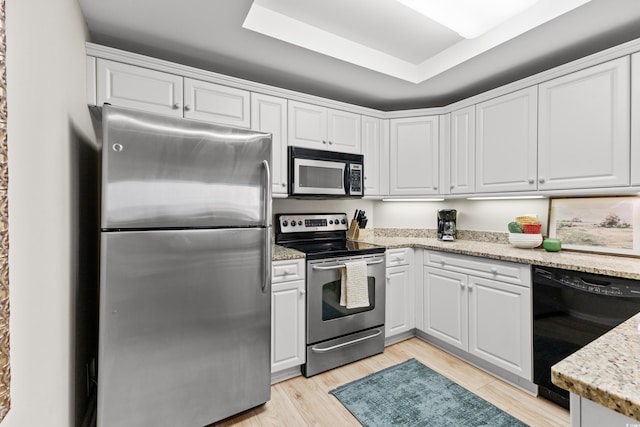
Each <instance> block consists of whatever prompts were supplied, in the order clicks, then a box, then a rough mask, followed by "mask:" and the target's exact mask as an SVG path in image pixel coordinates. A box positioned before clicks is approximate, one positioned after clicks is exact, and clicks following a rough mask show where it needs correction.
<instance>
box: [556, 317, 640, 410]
mask: <svg viewBox="0 0 640 427" xmlns="http://www.w3.org/2000/svg"><path fill="white" fill-rule="evenodd" d="M639 323H640V313H639V314H636V315H635V316H633V317H632V318H631V319H629V320H627V321H626V322H624V323H622V324H621V325H619V326H618V327H616V328H614V329H612V330H611V331H609V332H608V333H606V334H604V335H603V336H601V337H600V338H598V339H597V340H595V341H593V342H592V343H590V344H589V345H587V346H585V347H583V348H582V349H580V350H578V351H577V352H575V353H573V354H572V355H571V356H569V357H567V358H566V359H564V360H563V361H561V362H559V363H557V364H555V365H554V366H553V367H552V368H551V380H552V381H553V383H554V384H556V385H557V386H558V387H561V388H563V389H565V390H568V391H570V392H571V393H574V394H577V395H579V396H582V397H584V398H586V399H589V400H592V401H593V402H596V403H599V404H600V405H602V406H605V407H607V408H609V409H612V410H614V411H616V412H619V413H621V414H623V415H626V416H627V417H630V418H633V419H635V420H638V421H640V331H639V330H638V324H639Z"/></svg>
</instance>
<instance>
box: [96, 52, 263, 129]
mask: <svg viewBox="0 0 640 427" xmlns="http://www.w3.org/2000/svg"><path fill="white" fill-rule="evenodd" d="M96 68H97V71H96V73H97V105H102V104H104V103H105V102H106V103H109V104H112V105H117V106H121V107H128V108H133V109H136V110H143V111H148V112H150V113H157V114H164V115H166V116H172V117H186V118H189V119H196V120H202V121H206V122H211V123H218V124H223V125H230V126H236V127H243V128H249V127H250V125H251V121H250V114H249V113H250V108H251V106H250V92H248V91H245V90H240V89H236V88H231V87H227V86H222V85H218V84H214V83H210V82H205V81H201V80H196V79H191V78H188V77H184V78H183V77H182V76H178V75H175V74H170V73H165V72H161V71H156V70H151V69H148V68H143V67H138V66H135V65H129V64H123V63H120V62H114V61H109V60H106V59H98V60H97V64H96Z"/></svg>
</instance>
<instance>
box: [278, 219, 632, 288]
mask: <svg viewBox="0 0 640 427" xmlns="http://www.w3.org/2000/svg"><path fill="white" fill-rule="evenodd" d="M458 237H459V238H458V240H456V241H455V242H442V241H440V240H438V239H437V238H436V233H435V230H429V229H424V230H423V229H400V228H386V229H375V230H370V229H367V230H361V235H360V238H359V239H358V240H360V241H363V242H367V243H373V244H376V245H382V246H386V247H387V248H388V249H393V248H405V247H411V248H422V249H432V250H437V251H443V252H452V253H458V254H463V255H473V256H481V257H485V258H493V259H500V260H504V261H513V262H520V263H523V264H535V265H540V266H545V267H556V268H564V269H567V270H574V271H583V272H586V273H595V274H604V275H608V276H614V277H626V278H628V279H636V280H640V259H638V258H631V257H622V256H611V255H601V254H590V253H582V252H571V251H560V252H547V251H545V250H544V249H542V248H536V249H520V248H516V247H514V246H511V245H510V244H509V243H508V241H507V238H508V234H507V233H495V232H482V231H464V230H459V231H458ZM297 258H304V253H302V252H298V251H296V250H293V249H287V248H283V247H281V246H278V245H274V249H273V260H274V261H278V260H287V259H297Z"/></svg>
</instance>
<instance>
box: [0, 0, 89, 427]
mask: <svg viewBox="0 0 640 427" xmlns="http://www.w3.org/2000/svg"><path fill="white" fill-rule="evenodd" d="M6 31H7V57H6V61H7V81H8V90H7V99H8V111H9V112H8V145H9V234H10V251H9V268H10V276H9V277H10V304H11V318H10V328H11V361H10V362H11V410H10V412H9V413H8V415H7V417H6V418H5V421H4V422H3V423H2V426H3V427H4V426H8V427H13V426H15V427H25V426H53V427H58V426H60V427H68V426H72V425H73V421H72V418H73V415H72V413H73V411H74V407H73V402H72V399H71V397H70V396H71V393H72V389H73V385H72V384H71V382H72V377H73V375H72V373H71V370H72V367H71V360H72V359H73V355H72V337H71V335H72V333H71V330H72V327H73V325H72V312H71V310H72V308H73V302H72V301H73V298H74V295H73V290H72V283H74V281H75V277H74V276H75V274H76V273H75V271H74V268H73V264H74V261H73V259H72V257H71V255H70V253H71V248H72V244H73V239H74V238H73V235H74V233H75V230H76V224H74V223H72V218H73V217H74V215H73V212H72V210H73V206H72V203H73V199H72V196H71V194H70V192H71V190H70V189H71V188H72V186H73V185H74V183H73V182H71V172H70V168H71V167H72V165H71V163H72V160H71V157H72V152H73V150H74V147H73V144H74V143H75V141H77V139H78V136H79V135H80V136H81V134H82V133H86V134H88V135H90V134H92V133H93V131H92V130H91V124H90V121H89V115H88V111H87V107H86V95H85V47H84V42H85V39H86V30H85V26H84V20H83V18H82V16H81V13H80V9H79V6H78V2H77V0H58V1H51V0H7V2H6Z"/></svg>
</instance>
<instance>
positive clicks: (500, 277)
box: [419, 251, 532, 381]
mask: <svg viewBox="0 0 640 427" xmlns="http://www.w3.org/2000/svg"><path fill="white" fill-rule="evenodd" d="M419 297H420V298H421V300H422V301H421V302H422V310H423V312H422V313H420V314H421V316H420V317H421V322H420V325H419V327H420V329H421V330H422V331H423V332H424V333H425V334H427V335H428V336H432V337H434V338H437V339H439V340H441V341H442V342H445V343H447V344H449V345H451V346H453V347H455V348H458V349H461V350H463V351H465V352H468V353H470V354H472V355H474V356H476V357H478V358H481V359H483V360H485V361H487V362H489V363H491V364H493V365H495V366H497V367H500V368H502V369H504V370H506V371H509V372H511V373H513V374H516V375H518V376H519V377H521V378H524V379H526V380H528V381H531V379H532V356H531V354H532V335H531V271H530V267H529V266H527V265H524V264H516V263H510V262H504V261H497V260H488V259H483V258H478V257H471V256H465V255H457V254H448V253H441V252H433V251H424V259H423V277H422V289H421V292H419Z"/></svg>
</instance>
